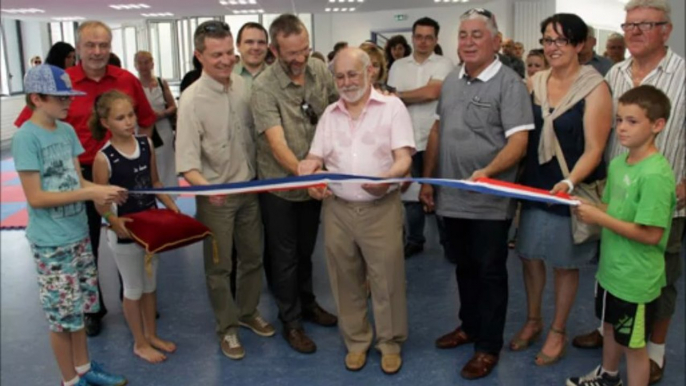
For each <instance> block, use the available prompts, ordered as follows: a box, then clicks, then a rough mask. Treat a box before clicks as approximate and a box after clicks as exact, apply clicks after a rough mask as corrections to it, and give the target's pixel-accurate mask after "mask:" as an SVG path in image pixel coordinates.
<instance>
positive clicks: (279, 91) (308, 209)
mask: <svg viewBox="0 0 686 386" xmlns="http://www.w3.org/2000/svg"><path fill="white" fill-rule="evenodd" d="M269 38H270V40H271V47H270V49H271V51H272V52H273V53H274V55H275V56H276V57H277V62H275V63H274V64H272V65H271V66H269V67H268V68H267V69H266V70H264V71H263V72H262V74H260V76H259V77H258V78H257V79H256V80H255V83H253V90H252V99H251V106H252V109H253V116H254V118H255V132H256V135H257V174H258V176H259V178H260V179H267V178H283V177H289V176H297V175H298V161H300V160H302V159H303V158H305V156H307V152H308V151H309V149H310V143H311V142H312V138H313V137H314V131H315V127H316V125H317V121H318V119H319V117H320V116H321V114H322V113H323V112H324V109H325V108H326V106H328V105H329V103H332V102H334V101H336V100H337V99H338V94H337V92H336V89H335V86H334V83H333V77H332V76H331V73H330V72H329V70H328V69H327V68H326V65H325V64H324V63H322V62H321V61H319V60H308V59H309V56H310V52H311V50H310V43H309V41H310V40H309V34H308V32H307V29H306V28H305V26H304V25H303V23H302V22H301V21H300V19H298V18H297V17H296V16H294V15H291V14H283V15H281V16H279V17H278V18H276V20H274V22H272V24H271V26H270V27H269ZM260 208H261V210H262V216H263V222H264V225H265V233H266V235H267V237H266V241H267V255H269V257H270V258H271V262H270V265H271V289H272V293H273V295H274V298H275V299H276V304H277V306H278V307H279V319H280V320H281V323H283V327H284V329H283V334H284V337H285V338H286V340H287V341H288V343H289V344H290V345H291V347H292V348H293V349H295V350H296V351H298V352H301V353H313V352H315V351H316V349H317V346H316V345H315V343H314V341H312V339H310V338H309V337H308V336H307V335H306V334H305V331H304V329H303V326H302V320H301V319H306V320H309V321H312V322H314V323H316V324H319V325H323V326H334V325H336V323H337V318H336V317H335V316H333V315H331V314H329V313H328V312H326V311H324V310H323V309H322V308H321V307H320V306H319V305H318V304H317V302H316V301H315V296H314V291H313V289H312V252H313V251H314V245H315V242H316V241H317V231H318V229H319V214H320V210H321V203H320V202H319V201H317V200H313V199H312V198H311V197H310V196H309V195H308V194H307V191H305V190H294V191H278V192H269V193H263V194H261V195H260Z"/></svg>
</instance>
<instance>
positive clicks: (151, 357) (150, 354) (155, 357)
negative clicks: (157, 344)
mask: <svg viewBox="0 0 686 386" xmlns="http://www.w3.org/2000/svg"><path fill="white" fill-rule="evenodd" d="M133 353H134V354H136V356H138V357H139V358H141V359H143V360H145V361H148V362H150V363H161V362H164V361H165V360H166V359H167V357H166V356H165V355H164V354H162V353H161V352H159V351H157V350H155V349H154V348H153V347H152V346H150V345H147V346H143V347H136V346H135V345H134V346H133Z"/></svg>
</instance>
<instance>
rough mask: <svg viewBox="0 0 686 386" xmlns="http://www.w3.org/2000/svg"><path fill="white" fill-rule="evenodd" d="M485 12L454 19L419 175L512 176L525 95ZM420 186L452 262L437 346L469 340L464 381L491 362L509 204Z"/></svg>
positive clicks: (496, 347)
mask: <svg viewBox="0 0 686 386" xmlns="http://www.w3.org/2000/svg"><path fill="white" fill-rule="evenodd" d="M497 32H498V31H497V25H496V23H495V17H494V16H493V14H492V13H491V12H490V11H488V10H485V9H481V8H475V9H471V10H469V11H467V12H466V13H464V14H463V15H462V16H461V17H460V27H459V34H458V43H459V45H458V47H459V48H458V50H459V55H460V57H461V58H462V60H463V61H464V66H463V67H462V68H460V69H459V70H458V69H456V70H455V71H453V72H452V73H451V74H450V75H448V77H447V78H446V79H445V81H444V83H443V89H442V91H441V99H440V100H439V102H438V109H437V111H436V113H437V116H436V119H437V120H436V122H435V123H434V126H433V128H432V129H431V134H430V135H429V144H428V145H427V148H426V161H425V164H424V165H425V166H424V177H438V178H449V179H470V180H477V179H479V178H484V177H488V178H497V179H499V180H502V181H506V182H514V180H515V178H516V176H517V166H518V164H519V162H520V160H521V159H522V158H523V157H524V154H525V153H526V147H527V142H528V138H529V130H533V129H534V119H533V114H532V108H531V98H530V97H529V94H528V91H527V89H526V86H525V85H524V82H522V79H521V78H520V77H519V76H518V75H517V74H516V73H515V72H514V71H513V70H512V69H510V68H509V67H506V66H504V65H503V64H502V63H501V62H500V60H498V58H497V56H496V52H497V47H500V37H499V36H498V34H497ZM433 190H434V189H433V188H432V187H431V185H422V190H421V192H420V200H421V201H422V202H423V203H424V205H425V206H426V208H427V209H428V210H432V209H433V208H434V206H435V207H436V213H438V214H439V215H441V216H443V218H444V220H445V228H446V235H447V239H448V243H449V248H447V250H448V252H449V253H451V254H453V255H454V256H453V257H454V259H455V260H456V262H457V264H456V265H457V267H456V276H457V286H458V288H459V294H460V313H459V316H460V319H461V320H462V325H461V326H460V327H458V328H457V329H455V330H454V331H452V332H450V333H448V334H446V335H444V336H442V337H440V338H439V339H438V340H437V341H436V346H437V347H438V348H453V347H457V346H460V345H463V344H467V343H474V351H475V352H474V355H473V356H472V358H471V359H470V360H469V362H467V364H466V365H465V366H464V367H463V368H462V371H461V373H460V374H461V375H462V377H463V378H465V379H477V378H481V377H485V376H487V375H488V374H489V373H490V372H491V371H492V370H493V368H494V367H495V366H496V365H497V363H498V358H499V355H500V350H501V349H502V346H503V330H504V328H505V316H506V314H507V300H508V284H507V267H506V264H505V263H506V261H507V254H508V247H507V236H508V231H509V228H510V223H511V220H512V216H513V214H514V205H513V202H512V200H510V199H508V198H502V197H493V196H489V195H484V194H479V193H471V192H467V191H463V190H458V189H445V188H439V189H438V195H437V201H436V202H435V203H434V192H433Z"/></svg>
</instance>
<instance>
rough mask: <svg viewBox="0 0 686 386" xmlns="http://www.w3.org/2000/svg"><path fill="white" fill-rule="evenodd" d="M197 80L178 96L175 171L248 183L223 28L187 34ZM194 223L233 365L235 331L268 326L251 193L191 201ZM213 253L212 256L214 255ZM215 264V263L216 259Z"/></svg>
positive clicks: (247, 144) (229, 42)
mask: <svg viewBox="0 0 686 386" xmlns="http://www.w3.org/2000/svg"><path fill="white" fill-rule="evenodd" d="M194 42H195V57H196V58H197V59H198V60H199V61H200V63H202V66H203V67H202V68H203V69H202V75H201V76H200V78H199V79H198V80H197V81H196V82H195V83H193V84H192V85H190V86H189V87H188V88H187V89H186V90H185V91H184V93H183V94H182V95H181V100H180V101H179V113H178V116H179V118H178V122H177V129H176V135H177V137H176V141H177V142H176V143H177V146H176V171H177V172H178V173H179V174H182V175H183V177H184V178H185V179H186V181H188V182H189V183H190V184H191V185H193V186H204V185H210V184H225V183H231V182H244V181H250V180H252V179H253V178H255V170H256V168H255V145H254V140H253V136H252V132H253V130H252V129H253V121H252V115H251V112H250V96H249V93H248V91H247V88H246V86H245V81H244V80H243V78H241V76H240V75H238V74H234V73H233V66H234V64H235V60H236V56H235V52H234V47H233V36H232V35H231V31H230V29H229V26H228V24H226V23H224V22H221V21H216V20H212V21H206V22H204V23H202V24H200V25H199V26H198V28H197V29H196V30H195V36H194ZM195 202H196V207H197V214H196V216H197V218H198V220H199V221H200V222H202V223H203V224H205V225H206V226H207V227H208V228H210V230H211V231H212V233H213V234H214V243H216V246H217V250H216V251H215V250H214V247H213V241H212V240H210V239H205V241H204V245H203V255H204V266H205V281H206V285H207V292H208V294H209V298H210V303H211V305H212V310H213V311H214V317H215V322H216V333H217V337H218V338H219V341H220V346H221V350H222V352H223V353H224V355H226V356H227V357H229V358H231V359H241V358H243V356H245V349H244V348H243V345H242V344H241V342H240V340H239V338H238V328H239V326H243V327H246V328H248V329H250V330H252V331H253V332H254V333H255V334H257V335H260V336H272V335H274V332H275V330H274V328H273V327H272V326H271V325H270V324H269V323H267V322H266V321H265V320H264V319H263V318H262V317H261V316H260V314H259V312H258V311H257V305H258V304H259V301H260V294H261V292H262V269H261V268H262V245H263V244H262V224H261V222H260V208H259V203H258V201H257V197H256V196H255V195H254V194H235V195H216V196H210V197H206V196H196V199H195ZM234 245H235V247H236V259H237V261H238V264H237V269H238V273H237V275H236V278H237V283H236V300H235V301H234V299H233V297H232V296H231V290H230V286H231V283H230V281H231V278H230V277H231V271H232V266H231V250H232V248H233V246H234ZM215 253H216V255H215ZM217 259H218V261H216V260H217Z"/></svg>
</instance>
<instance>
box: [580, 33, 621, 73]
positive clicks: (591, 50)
mask: <svg viewBox="0 0 686 386" xmlns="http://www.w3.org/2000/svg"><path fill="white" fill-rule="evenodd" d="M597 42H598V40H597V39H596V37H595V28H593V27H591V26H590V25H589V26H588V35H587V36H586V42H585V43H584V47H583V48H582V49H581V52H579V63H581V64H586V65H588V66H591V67H593V68H595V69H596V71H598V72H599V73H600V75H602V76H605V74H607V72H608V71H610V68H612V65H613V64H614V63H612V61H611V60H610V59H608V58H605V57H602V56H600V55H598V54H596V52H595V46H596V44H597Z"/></svg>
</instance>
